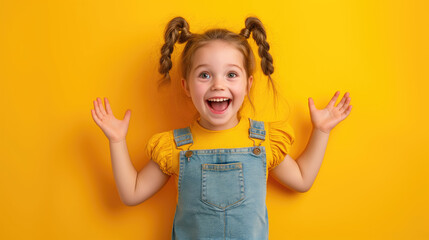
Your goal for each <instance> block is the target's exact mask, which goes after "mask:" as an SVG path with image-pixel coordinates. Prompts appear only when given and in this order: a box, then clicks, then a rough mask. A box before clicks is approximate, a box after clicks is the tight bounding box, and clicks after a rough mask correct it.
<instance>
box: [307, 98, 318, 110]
mask: <svg viewBox="0 0 429 240" xmlns="http://www.w3.org/2000/svg"><path fill="white" fill-rule="evenodd" d="M308 108H310V112H313V111H316V110H317V108H316V106H315V105H314V101H313V98H311V97H310V98H308Z"/></svg>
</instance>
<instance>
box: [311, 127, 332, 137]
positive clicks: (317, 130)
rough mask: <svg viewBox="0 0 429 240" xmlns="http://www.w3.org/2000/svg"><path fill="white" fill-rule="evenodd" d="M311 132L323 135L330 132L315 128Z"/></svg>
mask: <svg viewBox="0 0 429 240" xmlns="http://www.w3.org/2000/svg"><path fill="white" fill-rule="evenodd" d="M313 131H314V132H315V133H319V134H323V135H329V133H330V132H331V130H326V129H321V128H317V127H313Z"/></svg>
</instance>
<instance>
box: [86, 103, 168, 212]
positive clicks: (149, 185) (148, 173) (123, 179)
mask: <svg viewBox="0 0 429 240" xmlns="http://www.w3.org/2000/svg"><path fill="white" fill-rule="evenodd" d="M104 101H105V105H106V108H104V107H103V103H102V102H101V99H100V98H97V100H96V101H94V102H93V103H94V109H91V114H92V118H93V119H94V121H95V123H96V124H97V125H98V126H99V127H100V128H101V130H102V131H103V132H104V134H105V135H106V137H107V138H108V139H109V146H110V156H111V160H112V169H113V174H114V178H115V182H116V186H117V188H118V192H119V196H120V198H121V200H122V202H123V203H125V204H126V205H128V206H134V205H137V204H139V203H141V202H143V201H145V200H146V199H148V198H150V197H151V196H152V195H153V194H155V193H156V192H157V191H158V190H159V189H161V187H162V186H163V185H164V184H165V183H166V182H167V180H168V178H169V175H167V174H164V173H163V172H162V170H161V169H160V168H159V167H158V165H157V164H156V163H155V162H153V161H152V160H150V161H149V163H147V164H146V166H145V167H144V168H143V169H142V170H140V172H138V173H137V171H136V169H135V168H134V166H133V164H132V162H131V159H130V156H129V154H128V148H127V143H126V141H125V137H126V135H127V131H128V125H129V122H130V118H131V110H127V111H126V113H125V116H124V119H123V120H119V119H116V118H115V116H113V112H112V109H111V107H110V104H109V101H108V99H107V98H105V99H104Z"/></svg>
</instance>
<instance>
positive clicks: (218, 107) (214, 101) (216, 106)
mask: <svg viewBox="0 0 429 240" xmlns="http://www.w3.org/2000/svg"><path fill="white" fill-rule="evenodd" d="M231 101H232V100H231V99H230V98H209V99H207V100H206V102H207V105H208V106H209V108H210V110H211V111H212V112H213V113H217V114H219V113H223V112H224V111H225V110H226V109H227V108H228V106H229V104H230V103H231Z"/></svg>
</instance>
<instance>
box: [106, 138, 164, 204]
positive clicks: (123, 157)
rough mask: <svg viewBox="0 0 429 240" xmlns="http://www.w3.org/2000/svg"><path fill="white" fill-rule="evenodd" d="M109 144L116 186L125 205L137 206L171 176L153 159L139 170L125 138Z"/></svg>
mask: <svg viewBox="0 0 429 240" xmlns="http://www.w3.org/2000/svg"><path fill="white" fill-rule="evenodd" d="M109 145H110V155H111V159H112V169H113V174H114V177H115V182H116V186H117V188H118V191H119V196H120V198H121V200H122V202H123V203H124V204H125V205H127V206H135V205H138V204H140V203H142V202H144V201H146V200H147V199H149V198H150V197H152V196H153V195H154V194H155V193H157V192H158V191H159V190H160V189H161V188H162V187H163V186H164V184H165V183H167V181H168V179H169V178H170V176H169V175H167V174H165V173H163V172H162V170H161V169H160V168H159V166H158V164H156V163H155V162H154V161H152V160H150V161H149V162H148V163H147V164H146V165H145V166H144V167H143V169H141V170H140V172H137V171H136V169H135V168H134V166H133V164H132V163H131V160H130V157H129V155H128V149H127V143H126V141H125V139H124V140H121V141H119V142H112V141H110V142H109Z"/></svg>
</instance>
